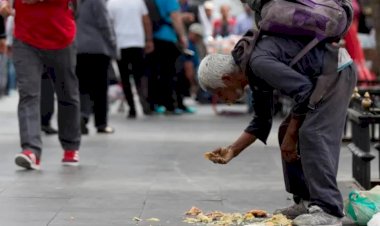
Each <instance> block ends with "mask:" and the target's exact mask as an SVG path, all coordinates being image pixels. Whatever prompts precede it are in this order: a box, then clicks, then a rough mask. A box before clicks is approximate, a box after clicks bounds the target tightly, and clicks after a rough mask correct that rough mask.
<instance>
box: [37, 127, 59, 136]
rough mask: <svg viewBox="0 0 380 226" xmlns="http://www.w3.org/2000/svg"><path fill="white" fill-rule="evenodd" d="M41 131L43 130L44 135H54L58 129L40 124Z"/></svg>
mask: <svg viewBox="0 0 380 226" xmlns="http://www.w3.org/2000/svg"><path fill="white" fill-rule="evenodd" d="M41 130H42V132H44V133H45V134H46V135H54V134H57V133H58V130H56V129H54V128H53V127H51V126H41Z"/></svg>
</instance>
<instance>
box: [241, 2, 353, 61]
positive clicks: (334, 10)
mask: <svg viewBox="0 0 380 226" xmlns="http://www.w3.org/2000/svg"><path fill="white" fill-rule="evenodd" d="M242 2H246V3H247V4H249V5H250V6H251V8H252V9H253V10H255V11H256V13H259V14H260V21H258V25H259V28H260V31H261V32H267V33H272V34H282V35H289V36H307V37H313V38H314V39H313V40H312V41H311V42H310V43H309V44H308V45H307V46H306V47H305V48H304V49H303V50H302V51H301V52H300V53H299V54H298V55H297V56H296V57H295V58H294V59H293V61H292V62H291V64H290V66H293V65H294V64H295V63H296V62H297V61H298V60H299V59H301V58H302V57H303V56H304V55H305V54H306V53H307V52H308V51H309V50H310V49H312V48H313V47H314V46H316V45H317V44H318V43H319V42H321V41H324V40H326V39H339V38H341V37H343V36H344V34H345V33H346V32H347V30H348V28H349V26H350V25H351V22H352V17H353V12H352V4H351V0H270V1H268V0H242Z"/></svg>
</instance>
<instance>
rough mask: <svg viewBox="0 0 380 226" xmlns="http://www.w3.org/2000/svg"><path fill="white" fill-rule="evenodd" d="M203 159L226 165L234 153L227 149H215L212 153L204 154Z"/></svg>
mask: <svg viewBox="0 0 380 226" xmlns="http://www.w3.org/2000/svg"><path fill="white" fill-rule="evenodd" d="M205 157H206V159H208V160H210V161H212V162H213V163H216V164H227V163H228V162H229V161H231V160H232V159H233V158H234V157H235V153H234V151H233V150H232V149H231V148H229V147H226V148H217V149H215V150H214V151H212V152H206V153H205Z"/></svg>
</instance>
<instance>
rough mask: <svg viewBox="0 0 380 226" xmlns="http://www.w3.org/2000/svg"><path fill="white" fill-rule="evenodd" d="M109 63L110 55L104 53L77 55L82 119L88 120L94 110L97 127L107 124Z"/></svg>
mask: <svg viewBox="0 0 380 226" xmlns="http://www.w3.org/2000/svg"><path fill="white" fill-rule="evenodd" d="M109 65H110V57H108V56H106V55H104V54H78V55H77V68H76V72H77V76H78V79H79V91H80V96H81V115H82V119H84V120H85V121H88V118H89V117H90V114H91V110H93V113H94V116H95V127H97V128H104V127H106V126H107V111H108V99H107V91H108V67H109ZM92 105H93V106H92Z"/></svg>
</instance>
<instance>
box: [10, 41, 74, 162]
mask: <svg viewBox="0 0 380 226" xmlns="http://www.w3.org/2000/svg"><path fill="white" fill-rule="evenodd" d="M13 61H14V65H15V69H16V76H17V85H18V89H19V96H20V100H19V105H18V119H19V127H20V139H21V147H22V149H29V150H32V151H34V152H35V153H36V155H37V156H40V155H41V151H42V141H41V134H40V133H41V124H40V120H41V118H40V95H41V75H42V73H43V65H46V66H47V67H50V68H52V69H53V70H54V76H52V80H53V82H54V85H55V91H56V94H57V98H58V129H59V134H58V135H59V141H60V142H61V145H62V148H63V149H64V150H79V145H80V139H81V132H80V121H79V120H80V104H79V88H78V79H77V76H76V75H75V66H76V52H75V47H74V46H73V45H70V46H68V47H66V48H65V49H62V50H42V49H38V48H35V47H32V46H30V45H28V44H26V43H24V42H22V41H20V40H17V39H16V40H15V42H14V47H13Z"/></svg>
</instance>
